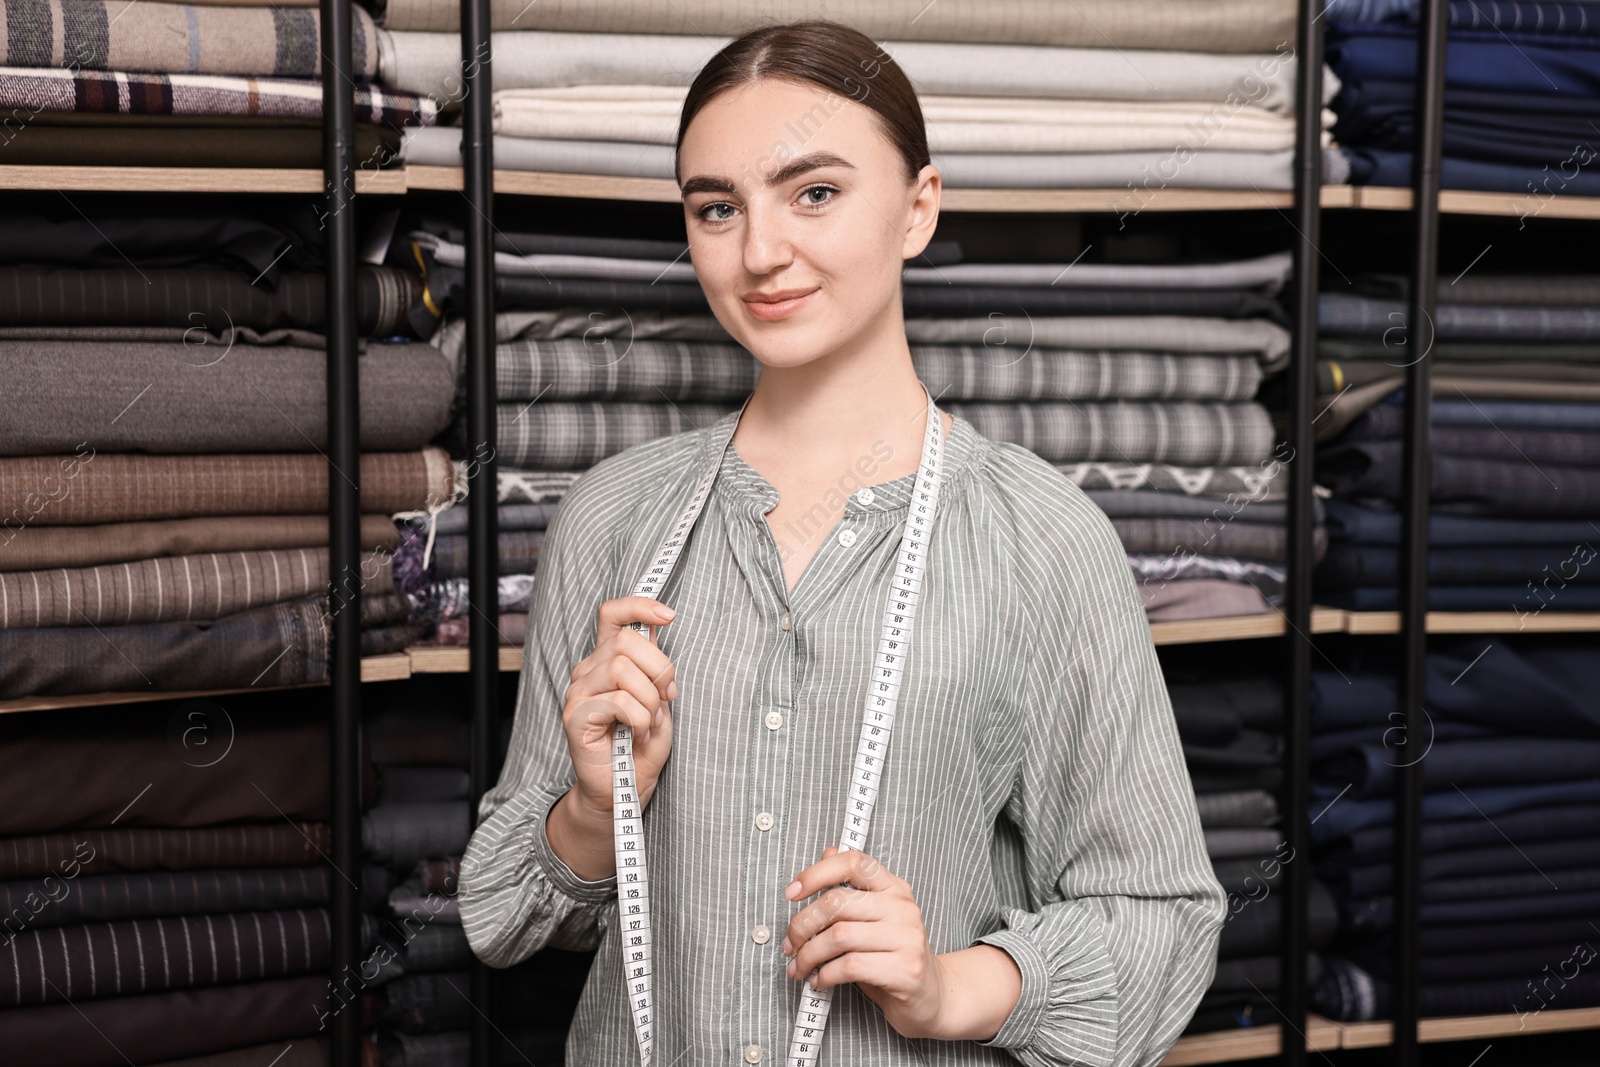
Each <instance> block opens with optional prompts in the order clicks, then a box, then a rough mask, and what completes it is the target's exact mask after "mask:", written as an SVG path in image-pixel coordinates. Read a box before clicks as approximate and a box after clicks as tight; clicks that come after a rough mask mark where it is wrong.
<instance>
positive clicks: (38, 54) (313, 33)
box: [0, 0, 378, 80]
mask: <svg viewBox="0 0 1600 1067" xmlns="http://www.w3.org/2000/svg"><path fill="white" fill-rule="evenodd" d="M318 14H319V13H318V11H317V10H316V9H315V8H302V9H300V10H292V9H280V8H275V7H274V8H266V7H260V8H245V7H195V6H192V5H190V4H163V3H156V2H154V0H145V2H142V3H127V2H126V0H0V18H3V19H4V20H5V33H4V34H0V66H8V67H57V68H59V67H70V66H76V67H77V68H78V69H80V70H118V71H148V72H150V73H154V74H178V73H188V74H270V75H276V76H277V77H280V78H316V77H319V76H320V75H321V73H322V64H321V62H320V57H321V54H322V37H321V27H320V20H319V18H318ZM352 18H353V21H352V23H351V39H352V42H353V45H354V48H353V52H354V56H355V65H354V67H353V68H352V69H351V70H349V71H347V73H349V74H351V75H352V76H354V77H357V78H362V79H366V80H371V79H372V78H375V77H376V76H377V73H378V35H377V29H376V27H375V26H374V25H373V24H372V16H371V15H369V14H367V12H366V11H365V9H363V8H361V7H359V6H357V7H355V9H354V10H353V11H352Z"/></svg>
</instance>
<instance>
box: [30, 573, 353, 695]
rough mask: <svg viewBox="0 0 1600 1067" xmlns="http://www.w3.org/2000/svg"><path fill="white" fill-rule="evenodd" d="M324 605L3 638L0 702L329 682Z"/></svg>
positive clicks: (313, 600) (311, 600)
mask: <svg viewBox="0 0 1600 1067" xmlns="http://www.w3.org/2000/svg"><path fill="white" fill-rule="evenodd" d="M324 605H325V598H323V597H307V598H305V599H303V600H296V601H292V602H290V603H287V604H272V605H270V606H268V607H264V608H254V609H252V610H250V611H243V612H239V613H238V614H236V615H229V616H226V617H225V618H222V619H218V620H217V621H216V622H212V623H189V622H165V623H142V624H138V625H134V626H105V627H98V628H96V627H89V626H81V627H60V628H55V629H48V630H0V698H3V699H12V698H15V697H25V696H36V695H46V694H66V693H107V692H149V691H152V690H185V689H240V688H246V687H252V688H253V687H258V686H259V687H264V688H271V687H273V686H291V685H305V684H308V683H311V682H321V681H325V680H326V679H327V677H328V630H327V627H326V625H325V624H324V622H323V611H324Z"/></svg>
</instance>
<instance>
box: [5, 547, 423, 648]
mask: <svg viewBox="0 0 1600 1067" xmlns="http://www.w3.org/2000/svg"><path fill="white" fill-rule="evenodd" d="M392 559H393V556H392V554H391V553H390V552H389V551H388V550H382V551H379V552H368V553H366V554H365V555H364V556H362V557H361V560H360V563H359V564H358V570H357V574H358V575H359V578H360V581H361V583H362V584H361V592H362V594H363V595H368V596H377V595H381V594H383V593H389V592H392V591H393V590H394V580H393V572H392V571H391V569H390V563H391V560H392ZM327 588H328V550H327V548H326V547H323V548H289V549H283V550H281V551H276V552H210V553H206V554H204V555H198V556H169V557H166V558H165V559H141V560H136V561H134V562H131V563H112V564H108V565H106V566H104V567H80V568H76V569H71V570H68V569H65V568H63V569H61V570H53V571H19V572H17V573H15V574H0V630H10V629H22V628H29V627H39V626H85V625H92V626H102V625H113V626H114V625H125V624H128V623H136V622H178V621H182V620H196V619H217V618H221V617H222V616H224V615H232V614H233V613H234V612H238V611H246V610H248V609H250V608H255V607H261V606H263V605H265V604H277V603H280V602H282V601H285V600H297V599H299V598H300V597H305V596H310V595H312V594H322V593H324V592H326V590H327Z"/></svg>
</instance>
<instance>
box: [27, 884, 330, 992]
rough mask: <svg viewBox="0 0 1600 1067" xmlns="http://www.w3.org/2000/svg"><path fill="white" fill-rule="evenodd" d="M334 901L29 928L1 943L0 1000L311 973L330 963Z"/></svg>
mask: <svg viewBox="0 0 1600 1067" xmlns="http://www.w3.org/2000/svg"><path fill="white" fill-rule="evenodd" d="M332 940H333V926H332V923H331V921H330V919H329V916H328V909H327V908H293V909H286V910H282V911H267V912H242V913H235V914H230V915H178V916H167V917H163V918H159V919H133V920H129V921H127V922H112V923H89V924H86V925H83V926H62V927H57V928H55V929H51V930H37V931H29V932H27V933H24V934H21V935H20V936H18V937H17V939H16V940H15V941H13V942H12V943H11V945H10V946H8V947H9V949H10V950H9V951H5V952H0V1003H3V1004H8V1005H20V1004H50V1003H54V1002H57V1001H64V1000H72V999H75V998H78V997H112V996H127V995H131V994H136V993H153V992H157V991H159V990H163V989H192V988H194V987H196V986H214V985H226V984H228V983H231V982H247V981H254V980H256V979H261V978H277V977H280V976H283V975H289V974H304V973H305V972H307V971H315V970H319V969H321V968H323V967H326V966H327V965H328V946H329V944H330V943H331V942H332Z"/></svg>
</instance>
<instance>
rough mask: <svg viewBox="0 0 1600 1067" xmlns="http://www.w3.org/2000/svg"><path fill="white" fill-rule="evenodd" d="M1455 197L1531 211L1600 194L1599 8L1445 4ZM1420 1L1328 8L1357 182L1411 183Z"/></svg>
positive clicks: (1337, 106) (1355, 1) (1447, 161)
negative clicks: (1475, 196) (1515, 203)
mask: <svg viewBox="0 0 1600 1067" xmlns="http://www.w3.org/2000/svg"><path fill="white" fill-rule="evenodd" d="M1447 7H1448V8H1449V29H1448V31H1447V38H1446V45H1445V100H1444V156H1443V166H1442V170H1441V172H1440V174H1441V179H1442V182H1443V185H1444V188H1446V189H1479V190H1489V191H1503V192H1509V193H1516V194H1519V197H1518V200H1519V202H1522V203H1525V204H1526V207H1527V211H1526V212H1525V214H1536V213H1537V211H1538V209H1539V207H1540V206H1541V205H1542V203H1543V202H1544V201H1546V200H1549V199H1550V198H1551V197H1554V196H1558V195H1562V194H1565V195H1582V196H1595V195H1597V194H1600V174H1597V173H1596V172H1595V170H1594V168H1593V167H1592V166H1591V164H1592V163H1593V162H1594V161H1595V159H1596V157H1597V156H1600V134H1597V133H1596V131H1595V128H1594V126H1593V124H1592V123H1591V122H1590V119H1592V118H1593V117H1594V115H1595V114H1596V113H1600V7H1597V6H1596V5H1595V4H1594V3H1593V0H1518V2H1517V3H1477V2H1475V0H1447ZM1420 8H1421V4H1420V3H1419V0H1329V2H1328V32H1327V57H1328V61H1329V62H1330V63H1331V64H1332V66H1333V69H1334V71H1335V72H1336V73H1337V74H1338V76H1339V80H1340V81H1341V82H1342V86H1341V88H1340V90H1339V93H1338V95H1337V96H1335V97H1334V98H1333V101H1332V104H1333V110H1334V111H1335V112H1336V113H1337V114H1338V117H1339V118H1338V123H1337V124H1336V125H1335V126H1334V128H1333V130H1334V135H1335V136H1336V137H1337V138H1338V141H1339V143H1340V145H1341V146H1342V147H1343V150H1344V152H1345V154H1346V155H1347V156H1348V157H1349V169H1350V180H1351V182H1353V183H1354V184H1357V185H1392V186H1410V184H1411V167H1412V152H1413V151H1414V149H1415V145H1416V89H1415V87H1416V70H1417V23H1418V14H1419V11H1420Z"/></svg>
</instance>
